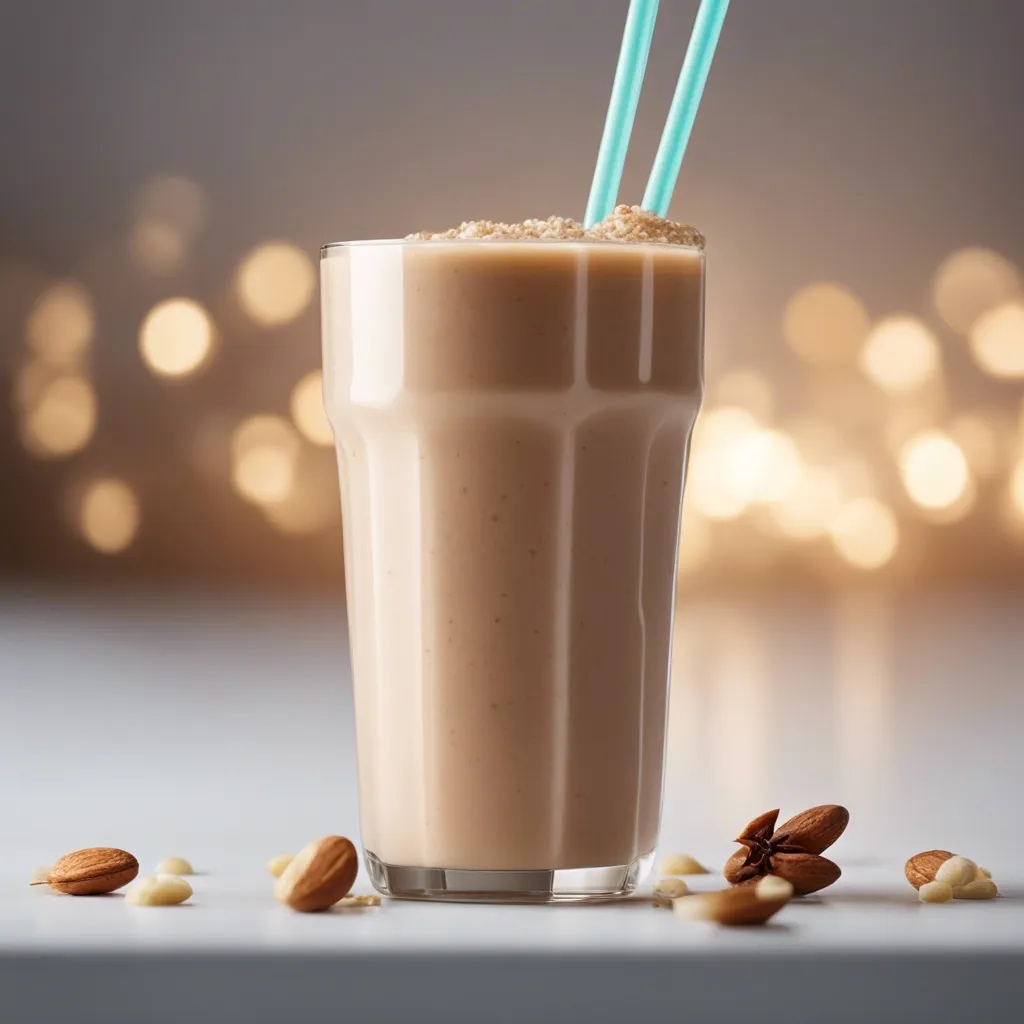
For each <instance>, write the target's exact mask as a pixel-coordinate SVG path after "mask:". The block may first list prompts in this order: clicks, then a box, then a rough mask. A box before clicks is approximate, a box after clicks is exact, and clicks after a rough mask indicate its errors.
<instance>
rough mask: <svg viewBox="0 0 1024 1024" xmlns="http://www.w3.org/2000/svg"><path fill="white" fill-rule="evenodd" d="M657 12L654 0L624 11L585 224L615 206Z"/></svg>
mask: <svg viewBox="0 0 1024 1024" xmlns="http://www.w3.org/2000/svg"><path fill="white" fill-rule="evenodd" d="M657 16H658V0H630V4H629V13H628V14H627V15H626V29H625V31H624V32H623V34H622V48H621V49H620V50H619V63H618V66H617V67H616V68H615V81H614V83H613V84H612V98H611V100H610V101H609V103H608V116H607V117H606V118H605V122H604V134H603V135H602V136H601V148H600V150H598V154H597V167H596V168H595V169H594V181H593V184H592V185H591V186H590V198H589V199H588V200H587V212H586V216H585V217H584V218H583V223H584V226H585V227H588V228H589V227H593V226H594V225H595V224H596V223H597V222H598V221H599V220H604V218H605V217H607V216H608V214H609V213H611V212H612V210H613V209H614V207H615V199H616V197H617V196H618V194H619V182H620V181H622V167H623V165H624V164H625V162H626V148H627V147H628V146H629V136H630V133H631V132H632V131H633V118H634V116H635V115H636V105H637V101H638V100H639V99H640V86H642V85H643V82H644V72H645V71H646V70H647V54H648V53H649V52H650V50H651V37H652V36H653V35H654V19H655V18H656V17H657Z"/></svg>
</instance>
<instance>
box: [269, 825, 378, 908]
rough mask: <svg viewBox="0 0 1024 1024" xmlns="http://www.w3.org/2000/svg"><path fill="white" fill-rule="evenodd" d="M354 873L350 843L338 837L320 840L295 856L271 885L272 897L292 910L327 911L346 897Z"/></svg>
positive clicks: (355, 864)
mask: <svg viewBox="0 0 1024 1024" xmlns="http://www.w3.org/2000/svg"><path fill="white" fill-rule="evenodd" d="M358 873H359V857H358V855H357V854H356V848H355V847H354V846H353V845H352V843H351V842H350V841H349V840H348V839H345V838H343V837H342V836H324V838H323V839H316V840H314V841H313V842H311V843H309V844H308V845H307V846H306V847H305V848H304V849H302V850H300V851H299V853H297V854H296V855H295V857H294V859H293V860H292V861H291V863H289V865H288V867H286V868H285V869H284V872H283V873H282V875H281V877H280V878H279V879H278V880H277V882H276V883H275V884H274V895H275V896H276V897H277V898H278V899H279V900H280V901H281V902H282V903H284V904H286V905H287V906H289V907H291V908H292V910H299V911H301V912H303V913H314V912H316V911H320V910H327V908H328V907H333V906H334V904H335V903H337V902H338V901H339V900H340V899H341V898H342V897H343V896H345V895H347V893H348V891H349V890H350V889H351V888H352V883H353V882H354V881H355V880H356V875H357V874H358Z"/></svg>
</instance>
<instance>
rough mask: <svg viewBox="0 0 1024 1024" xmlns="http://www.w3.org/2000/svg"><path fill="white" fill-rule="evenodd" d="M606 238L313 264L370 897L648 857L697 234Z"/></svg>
mask: <svg viewBox="0 0 1024 1024" xmlns="http://www.w3.org/2000/svg"><path fill="white" fill-rule="evenodd" d="M616 217H617V218H618V219H617V220H616V219H615V218H616ZM601 227H602V226H601V225H599V226H598V229H597V230H592V231H590V232H584V231H583V230H582V229H581V228H580V227H579V225H576V224H574V223H573V222H571V221H562V220H557V219H554V218H553V219H551V220H549V221H539V222H526V223H525V224H523V225H488V224H486V223H484V224H481V223H477V224H475V225H474V224H470V225H463V226H462V228H459V229H454V230H453V231H450V232H444V233H441V234H439V235H423V236H417V237H414V238H411V239H406V240H401V241H388V242H365V243H363V242H360V243H352V244H343V245H338V246H328V247H326V248H325V249H324V252H323V260H322V285H323V324H324V369H325V396H326V404H327V410H328V414H329V416H330V419H331V422H332V424H333V427H334V431H335V436H336V439H337V449H338V458H339V467H340V476H341V493H342V510H343V518H344V544H345V571H346V584H347V595H348V614H349V628H350V635H351V649H352V659H353V669H354V679H355V702H356V720H357V732H358V757H359V789H360V808H361V809H360V816H361V828H362V840H363V845H364V849H365V852H366V857H367V861H368V864H369V866H370V869H371V875H372V876H373V879H374V883H375V884H376V885H377V887H378V888H380V889H381V890H382V891H385V892H394V893H397V894H399V895H413V896H432V897H440V898H445V897H447V898H501V899H513V900H514V899H555V898H579V897H587V896H610V895H616V894H621V893H625V892H628V891H630V890H631V889H632V888H633V887H634V886H635V885H636V883H637V881H638V879H639V876H640V875H641V873H642V871H643V870H644V869H645V867H646V864H647V862H648V861H649V858H650V855H651V854H652V852H653V849H654V846H655V843H656V840H657V834H658V827H659V819H660V813H661V794H662V778H663V765H664V748H665V728H666V704H667V696H668V673H669V660H670V657H669V656H670V652H669V646H670V638H671V635H672V615H673V602H674V593H675V578H676V548H677V539H678V533H679V514H680V503H681V497H682V489H683V478H684V467H685V463H686V454H687V445H688V441H689V437H690V430H691V426H692V424H693V420H694V417H695V415H696V413H697V410H698V406H699V403H700V398H701V387H702V380H701V373H702V371H701V366H702V337H703V286H704V256H703V252H702V251H701V249H700V246H701V245H702V243H703V239H701V238H700V236H699V235H697V234H696V232H694V231H693V230H692V229H690V228H682V227H681V226H679V225H672V224H669V223H668V222H666V221H661V220H660V219H659V218H654V217H653V215H650V214H642V215H641V214H640V213H639V212H638V211H635V210H634V211H630V210H623V209H622V208H620V209H619V210H617V211H616V214H613V215H612V217H611V218H609V221H608V222H606V223H605V225H604V230H603V232H602V230H601Z"/></svg>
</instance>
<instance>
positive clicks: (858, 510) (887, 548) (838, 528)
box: [828, 497, 900, 569]
mask: <svg viewBox="0 0 1024 1024" xmlns="http://www.w3.org/2000/svg"><path fill="white" fill-rule="evenodd" d="M828 532H829V537H830V539H831V541H832V546H833V548H835V550H836V552H837V553H838V554H839V556H840V557H841V558H842V559H843V560H844V561H845V562H848V563H849V564H850V565H853V566H856V567H857V568H858V569H880V568H881V567H882V566H883V565H885V564H886V562H888V561H889V560H890V559H891V558H892V556H893V555H894V554H895V553H896V547H897V545H898V544H899V536H900V535H899V525H898V524H897V522H896V517H895V516H894V515H893V513H892V511H891V509H889V508H888V507H887V506H885V505H883V504H882V503H881V502H880V501H876V500H875V499H874V498H864V497H862V498H855V499H854V500H853V501H850V502H847V503H846V504H845V505H843V507H842V508H841V509H840V510H839V511H838V512H837V513H836V516H835V518H834V519H833V520H832V522H831V523H830V524H829V531H828Z"/></svg>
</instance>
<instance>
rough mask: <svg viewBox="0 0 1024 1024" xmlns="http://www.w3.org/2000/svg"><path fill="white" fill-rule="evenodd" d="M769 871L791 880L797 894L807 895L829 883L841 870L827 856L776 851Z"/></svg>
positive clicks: (788, 880)
mask: <svg viewBox="0 0 1024 1024" xmlns="http://www.w3.org/2000/svg"><path fill="white" fill-rule="evenodd" d="M771 873H772V874H773V875H778V876H779V877H780V878H784V879H785V880H786V881H787V882H791V883H792V885H793V888H794V889H795V890H796V894H797V896H808V895H810V894H811V893H812V892H817V891H818V890H819V889H824V888H825V887H826V886H828V885H831V884H832V883H833V882H834V881H836V879H837V878H839V876H840V875H841V874H842V873H843V872H842V869H841V868H840V867H839V865H838V864H836V863H834V862H833V861H830V860H829V859H828V858H827V857H819V856H817V855H816V854H813V853H776V854H775V855H774V856H773V857H772V870H771Z"/></svg>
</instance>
